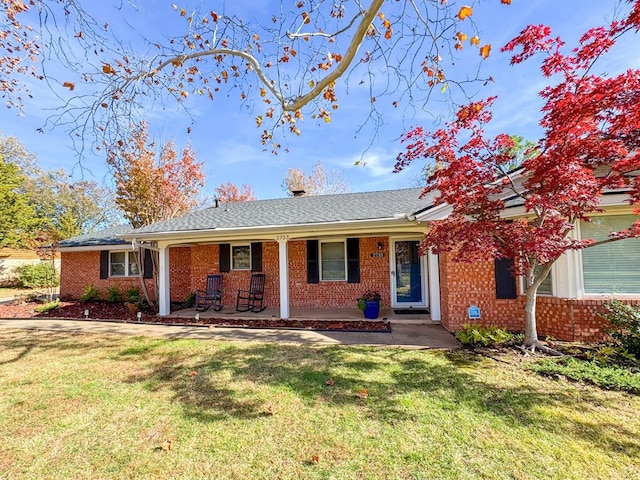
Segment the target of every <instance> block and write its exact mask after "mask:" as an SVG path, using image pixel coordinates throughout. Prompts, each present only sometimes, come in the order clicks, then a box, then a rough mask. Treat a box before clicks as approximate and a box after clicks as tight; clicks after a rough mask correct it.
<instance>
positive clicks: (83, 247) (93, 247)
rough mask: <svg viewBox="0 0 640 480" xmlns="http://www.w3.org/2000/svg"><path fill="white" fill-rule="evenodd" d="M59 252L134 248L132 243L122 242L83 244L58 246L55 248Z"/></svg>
mask: <svg viewBox="0 0 640 480" xmlns="http://www.w3.org/2000/svg"><path fill="white" fill-rule="evenodd" d="M54 250H55V251H57V252H63V253H64V252H95V251H98V250H99V251H103V250H107V251H108V250H111V251H116V250H117V251H124V250H132V248H131V244H129V243H122V244H120V245H81V246H77V247H57V248H55V249H54Z"/></svg>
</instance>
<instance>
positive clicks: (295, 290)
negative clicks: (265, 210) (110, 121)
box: [61, 237, 390, 308]
mask: <svg viewBox="0 0 640 480" xmlns="http://www.w3.org/2000/svg"><path fill="white" fill-rule="evenodd" d="M379 242H380V243H382V244H383V246H384V248H383V250H382V252H384V253H385V256H384V257H372V256H371V253H373V252H380V250H378V243H379ZM388 247H389V244H388V239H387V237H368V238H362V239H360V283H353V284H351V283H347V282H346V281H339V282H320V283H318V284H308V283H307V265H306V261H307V260H306V259H307V242H306V241H302V240H300V241H291V242H289V243H288V244H287V248H288V255H289V262H290V263H289V265H290V267H289V274H290V283H289V295H290V305H291V306H292V307H315V308H330V307H335V308H353V307H355V306H356V299H357V298H358V297H359V296H361V295H362V293H363V292H364V291H365V290H368V289H373V290H378V291H380V293H381V294H382V298H383V302H384V303H385V304H387V305H388V304H389V303H390V292H389V275H390V272H389V258H388V251H389V250H388ZM62 265H63V267H62V272H61V285H62V287H61V289H62V290H61V295H63V296H65V297H67V298H79V297H80V296H81V295H82V292H83V291H84V288H85V287H86V286H87V285H93V286H95V287H96V288H97V289H98V290H100V291H101V292H106V290H107V288H108V287H110V286H113V285H119V286H120V287H121V288H122V289H123V290H125V289H127V288H130V287H132V286H136V285H137V284H138V282H139V280H138V279H137V278H110V279H105V280H101V279H100V253H99V252H78V253H63V262H62ZM169 266H170V279H169V282H170V289H171V300H172V301H176V302H179V301H183V300H184V299H185V298H186V297H187V295H189V293H191V292H194V291H196V290H198V289H202V288H204V286H205V279H206V276H207V275H208V274H215V273H220V247H219V245H197V246H193V247H171V248H170V249H169ZM262 269H263V272H264V273H265V274H266V286H265V288H266V289H265V303H266V304H267V305H268V306H272V307H277V306H279V305H280V275H279V256H278V243H277V242H264V243H263V244H262ZM250 278H251V272H250V271H234V270H232V271H230V272H225V273H224V284H223V298H222V301H223V305H226V306H235V304H236V296H237V292H238V290H246V289H247V288H248V287H249V281H250Z"/></svg>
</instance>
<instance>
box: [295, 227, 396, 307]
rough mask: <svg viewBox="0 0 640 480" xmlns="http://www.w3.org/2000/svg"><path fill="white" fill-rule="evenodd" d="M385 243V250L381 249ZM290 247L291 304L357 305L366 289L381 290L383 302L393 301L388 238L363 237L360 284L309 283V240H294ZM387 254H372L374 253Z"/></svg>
mask: <svg viewBox="0 0 640 480" xmlns="http://www.w3.org/2000/svg"><path fill="white" fill-rule="evenodd" d="M378 242H382V244H383V250H378ZM288 246H289V298H290V301H289V303H290V305H291V306H292V307H306V308H330V307H333V308H354V307H355V306H356V299H357V298H358V297H360V296H361V295H362V294H363V293H364V292H365V291H366V290H369V289H371V290H378V291H379V292H380V293H381V294H382V301H383V302H384V304H386V305H389V304H390V292H389V278H390V270H389V242H388V238H387V237H365V238H361V239H360V283H347V282H346V281H340V282H323V281H321V282H320V283H315V284H309V283H307V242H306V241H304V240H297V241H291V242H289V244H288ZM380 251H382V252H384V254H385V256H384V257H372V256H371V253H373V252H380Z"/></svg>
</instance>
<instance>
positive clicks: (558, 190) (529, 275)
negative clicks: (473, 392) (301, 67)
mask: <svg viewBox="0 0 640 480" xmlns="http://www.w3.org/2000/svg"><path fill="white" fill-rule="evenodd" d="M628 3H629V4H630V11H629V14H628V15H627V17H626V18H625V19H624V20H621V21H614V22H612V23H611V24H610V25H609V26H608V27H607V28H605V27H600V28H593V29H591V30H589V31H587V32H586V33H585V34H584V35H583V36H582V38H581V39H580V44H579V46H578V47H577V48H575V49H574V50H572V51H571V52H570V53H569V54H564V53H563V51H562V47H563V45H564V44H563V42H562V41H561V40H560V39H559V38H553V37H551V32H550V29H549V28H548V27H545V26H529V27H527V28H526V29H524V30H523V31H522V32H521V34H520V35H519V36H518V37H516V38H515V39H513V40H512V41H510V42H509V43H508V44H507V45H506V46H505V47H504V49H503V50H505V51H509V52H512V51H514V50H520V52H519V53H515V54H514V55H513V57H512V63H520V62H522V61H524V60H526V59H529V58H530V57H531V56H533V55H534V54H536V53H544V54H545V55H546V58H545V59H544V60H543V62H542V67H541V72H542V74H543V76H544V77H545V78H548V79H558V83H556V84H554V85H550V86H548V87H546V88H545V89H544V90H542V92H541V93H540V95H541V96H542V98H543V100H544V106H543V107H542V113H543V116H542V120H541V121H540V125H541V127H542V128H543V129H544V136H543V138H542V139H540V140H539V141H538V143H537V146H536V148H535V149H532V150H529V151H528V152H527V154H525V155H524V156H523V158H518V157H517V152H518V148H517V144H516V142H515V141H514V139H513V138H511V137H509V136H508V135H506V134H499V135H497V136H495V137H493V138H487V136H485V133H484V132H485V128H486V127H487V124H488V123H489V122H490V120H491V113H490V112H489V107H490V105H491V104H492V103H493V101H494V98H490V99H488V100H485V101H479V102H473V103H470V104H469V105H467V106H465V107H463V108H461V109H460V110H459V111H458V113H457V115H456V118H455V120H453V121H451V122H450V123H448V124H447V126H446V128H442V129H438V130H436V131H435V132H425V131H424V130H422V129H421V128H417V129H415V130H412V131H410V132H409V133H407V134H406V135H405V137H404V141H405V142H406V143H407V144H408V145H407V147H406V151H405V152H404V153H402V154H400V155H399V156H398V162H397V164H396V169H397V170H400V169H402V168H403V167H404V166H406V165H407V164H408V163H410V162H412V161H413V160H415V159H417V158H427V159H433V160H434V161H435V162H436V164H437V166H436V168H435V169H434V171H433V172H432V174H431V175H430V177H429V179H428V184H427V187H426V188H425V191H424V193H430V192H435V193H436V197H435V204H436V205H440V204H448V205H449V206H450V207H451V208H452V213H451V214H450V215H449V216H448V218H446V219H445V220H439V221H434V222H432V223H431V224H430V228H429V231H428V233H427V234H426V236H425V238H424V240H423V242H422V249H423V251H425V250H426V249H429V248H433V250H434V251H435V252H436V253H440V252H454V254H455V258H456V259H457V260H460V261H475V260H477V259H485V260H486V258H487V254H490V255H492V256H493V257H495V258H511V259H513V260H514V273H515V274H516V275H518V276H520V277H523V278H524V281H525V285H526V304H525V346H526V347H530V348H532V349H535V348H540V349H543V350H548V349H546V347H544V346H543V345H541V343H540V342H539V340H538V334H537V327H536V316H535V307H536V295H537V290H538V287H539V286H540V284H541V283H542V281H543V280H544V279H545V278H546V277H547V275H548V274H549V271H550V270H551V266H552V264H553V263H554V262H555V261H556V260H557V259H558V257H560V256H561V255H562V254H563V253H565V252H566V251H567V250H570V249H582V248H587V247H591V246H594V245H597V244H600V243H604V242H611V241H616V240H621V239H626V238H630V237H638V236H640V220H637V221H635V223H633V225H629V228H628V229H626V230H622V231H619V232H611V234H610V235H609V238H607V239H606V240H604V241H600V242H595V241H594V240H593V239H588V238H583V239H581V240H577V239H576V238H575V237H574V235H573V233H574V231H575V224H576V222H578V221H585V222H588V221H589V216H588V215H589V214H591V213H596V212H599V211H601V206H600V197H601V195H602V193H603V192H604V191H605V190H608V189H622V190H624V191H627V193H628V195H629V203H630V204H631V205H635V206H636V208H635V213H636V214H640V209H639V208H638V203H639V202H640V177H639V176H638V175H637V171H638V170H639V169H640V109H639V108H638V105H639V104H640V103H639V102H640V70H638V69H628V70H626V71H625V72H623V73H621V74H619V75H616V76H610V77H609V76H606V75H597V74H595V73H593V72H594V71H595V68H596V61H597V60H599V59H601V58H603V57H605V56H606V54H607V53H608V52H609V51H610V50H611V48H612V47H613V46H614V45H615V43H616V41H617V40H618V39H619V38H620V36H622V35H625V34H630V33H633V32H637V31H638V29H639V28H640V0H634V1H632V2H628ZM514 162H515V164H517V163H519V162H521V168H519V169H517V170H515V171H513V170H512V168H513V166H514ZM507 199H509V201H510V202H513V201H514V199H519V200H520V202H521V203H522V205H523V206H524V208H525V211H526V213H525V215H524V216H520V217H519V218H517V219H514V220H513V221H512V220H511V219H506V218H504V217H503V216H502V215H501V214H502V213H503V212H504V210H505V207H506V205H505V202H506V200H507Z"/></svg>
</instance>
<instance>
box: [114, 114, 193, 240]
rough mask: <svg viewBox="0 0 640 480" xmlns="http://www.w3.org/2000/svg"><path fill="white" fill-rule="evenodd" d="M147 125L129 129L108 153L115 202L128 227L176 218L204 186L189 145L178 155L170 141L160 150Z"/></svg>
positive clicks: (185, 210) (191, 204)
mask: <svg viewBox="0 0 640 480" xmlns="http://www.w3.org/2000/svg"><path fill="white" fill-rule="evenodd" d="M147 130H148V126H147V123H146V122H143V123H142V124H141V125H140V126H138V127H136V126H132V127H131V129H130V134H129V137H128V138H127V139H126V141H123V142H121V143H120V144H118V145H117V146H115V147H114V148H111V149H110V150H109V152H108V156H107V163H108V164H109V166H110V167H111V168H112V169H113V176H114V181H115V187H116V192H115V197H116V198H115V202H116V205H117V206H118V208H120V210H121V211H122V212H123V214H124V217H125V218H126V219H127V220H128V221H129V223H130V224H131V226H133V227H135V228H138V227H142V226H144V225H149V224H151V223H154V222H159V221H162V220H168V219H170V218H175V217H177V216H179V215H182V214H183V213H186V212H188V211H190V210H192V209H194V208H195V207H196V206H197V205H198V194H199V192H200V188H201V187H202V186H203V185H204V173H203V171H202V163H201V162H198V161H196V158H195V152H194V151H193V149H192V148H191V146H190V145H187V146H186V147H184V148H183V150H182V152H181V153H180V154H178V152H177V151H176V148H175V145H174V144H173V142H167V143H165V144H164V145H162V146H161V147H160V148H159V150H158V149H156V145H155V143H154V142H152V141H150V139H149V134H148V131H147Z"/></svg>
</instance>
